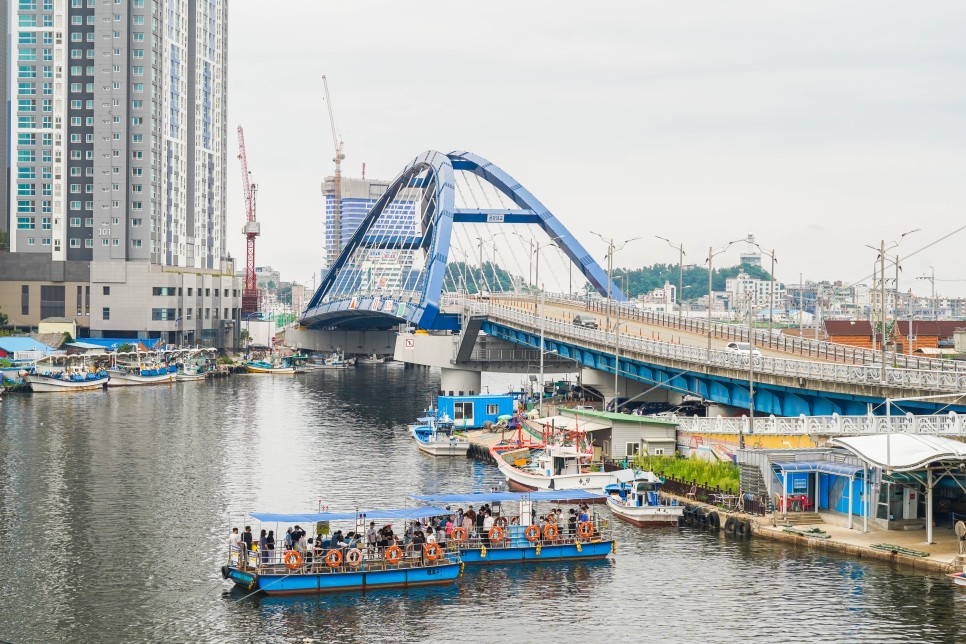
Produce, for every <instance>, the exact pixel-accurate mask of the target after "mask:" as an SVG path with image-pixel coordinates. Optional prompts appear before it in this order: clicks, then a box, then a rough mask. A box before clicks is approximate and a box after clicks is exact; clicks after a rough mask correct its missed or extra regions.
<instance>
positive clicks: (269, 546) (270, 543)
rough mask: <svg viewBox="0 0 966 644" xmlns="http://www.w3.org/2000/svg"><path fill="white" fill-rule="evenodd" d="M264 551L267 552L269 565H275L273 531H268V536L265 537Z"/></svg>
mask: <svg viewBox="0 0 966 644" xmlns="http://www.w3.org/2000/svg"><path fill="white" fill-rule="evenodd" d="M265 549H266V550H268V552H269V556H268V559H269V563H275V561H274V559H275V531H274V530H269V531H268V536H267V537H265Z"/></svg>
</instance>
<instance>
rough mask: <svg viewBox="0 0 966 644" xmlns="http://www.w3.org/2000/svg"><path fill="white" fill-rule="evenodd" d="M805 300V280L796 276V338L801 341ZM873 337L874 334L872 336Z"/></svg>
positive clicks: (803, 333)
mask: <svg viewBox="0 0 966 644" xmlns="http://www.w3.org/2000/svg"><path fill="white" fill-rule="evenodd" d="M804 300H805V280H804V278H802V274H801V273H799V274H798V337H799V339H801V338H802V337H803V336H804V335H805V330H804V328H803V327H802V306H803V305H804ZM873 335H874V334H873Z"/></svg>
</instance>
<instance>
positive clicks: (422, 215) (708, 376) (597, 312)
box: [286, 151, 966, 416]
mask: <svg viewBox="0 0 966 644" xmlns="http://www.w3.org/2000/svg"><path fill="white" fill-rule="evenodd" d="M643 232H644V231H643V230H641V231H636V230H629V231H627V233H628V235H629V236H631V235H634V234H635V233H641V234H643ZM609 249H610V250H611V255H610V259H611V260H612V259H613V252H614V249H615V246H614V244H613V242H611V243H610V245H609ZM541 264H543V266H542V267H541ZM541 272H542V275H541ZM577 316H581V320H580V321H583V320H592V321H593V323H595V324H596V327H597V328H590V327H592V326H594V324H589V325H578V324H575V323H574V321H575V318H576V317H577ZM289 332H290V333H291V337H287V338H286V343H287V344H289V345H297V346H300V347H303V348H307V349H312V350H319V351H327V350H337V349H342V350H344V351H348V352H357V353H384V354H392V355H393V356H394V357H395V358H396V359H398V360H403V361H405V362H409V363H414V364H420V365H428V366H437V367H440V368H441V369H442V370H443V378H442V385H441V387H442V389H443V390H444V391H454V392H457V391H465V392H470V391H476V392H478V391H479V390H480V372H482V371H486V370H492V371H501V372H520V373H534V372H536V371H537V365H538V363H539V364H542V368H543V369H544V370H545V371H546V372H548V373H562V372H570V373H572V372H574V371H578V372H579V373H580V374H581V377H582V380H583V385H584V386H586V387H588V388H594V389H596V390H597V391H598V392H600V393H601V394H602V395H603V396H604V397H606V398H614V397H617V396H619V397H621V398H633V397H635V396H639V397H640V398H641V399H643V400H671V401H674V400H679V399H681V398H682V397H698V398H701V399H703V400H704V401H706V402H708V403H714V404H718V405H722V406H726V407H738V408H748V407H749V405H750V403H751V402H752V400H753V403H754V410H755V412H756V413H760V414H767V415H775V416H799V415H806V416H822V415H831V414H841V415H860V414H867V413H869V412H871V413H874V414H882V415H885V414H898V415H901V414H904V413H910V412H911V413H915V414H928V413H937V412H957V413H962V412H963V411H966V405H964V404H963V402H964V400H966V398H964V397H963V392H966V367H964V366H963V365H961V364H960V363H958V362H955V361H948V360H935V359H921V358H920V359H916V358H911V357H908V356H902V355H896V354H894V353H891V352H887V353H886V354H885V356H884V358H885V360H883V355H882V354H881V353H880V352H876V351H868V350H862V349H855V348H852V347H844V346H841V345H834V344H830V343H826V342H820V341H815V340H805V339H802V338H793V339H788V338H784V339H782V338H779V337H776V336H774V335H772V334H770V333H767V332H766V331H757V330H756V331H753V332H752V333H753V335H754V342H755V345H756V346H758V347H760V348H761V352H762V355H761V356H749V355H748V354H747V353H736V352H734V351H728V350H726V346H725V345H726V343H727V342H728V341H731V340H739V341H748V340H749V332H748V330H747V329H745V328H743V327H739V326H735V325H729V324H719V323H714V322H711V323H709V322H708V321H706V320H704V319H700V320H698V319H694V318H682V317H681V316H675V315H667V314H648V313H645V312H644V311H642V310H640V309H639V308H637V307H635V306H632V305H630V304H629V303H627V301H626V298H625V297H624V294H623V292H622V291H621V289H620V288H619V287H618V285H617V284H616V283H613V282H612V281H611V280H609V278H608V272H607V271H605V270H604V269H603V268H602V267H601V266H600V265H599V264H598V263H597V262H596V261H595V260H594V258H593V257H591V255H590V253H588V252H587V250H586V249H585V248H584V247H583V245H581V243H580V242H579V241H578V240H577V239H576V238H575V237H574V236H573V235H572V234H571V233H570V232H569V231H568V230H567V229H566V228H565V227H564V226H563V224H562V223H561V222H560V220H558V219H557V218H556V217H555V216H554V215H553V214H552V213H551V212H550V210H549V209H547V207H546V206H544V205H543V204H542V203H541V202H540V201H539V200H538V199H537V198H536V197H535V196H534V195H533V194H532V193H531V192H530V191H528V190H527V189H526V188H525V187H524V186H523V185H522V184H521V183H520V182H519V181H517V180H516V179H515V178H513V177H512V176H510V174H508V173H507V172H506V171H504V170H503V169H502V168H500V167H499V166H497V165H495V164H493V163H491V162H490V161H488V160H486V159H484V158H482V157H480V156H478V155H475V154H472V153H469V152H461V151H459V152H450V153H448V154H443V153H440V152H436V151H427V152H424V153H422V154H420V155H419V156H417V157H416V158H415V159H413V160H412V161H411V162H410V163H409V164H408V165H407V166H406V167H405V168H403V170H402V171H401V172H400V173H399V175H398V176H397V177H396V178H395V179H394V180H393V182H392V183H391V184H390V186H389V188H388V189H387V190H386V192H385V193H384V194H383V196H382V197H381V198H380V199H379V200H378V202H377V203H376V204H375V205H374V206H373V207H372V208H371V210H370V211H369V213H368V215H367V216H366V217H365V219H364V220H363V222H362V224H361V225H360V226H359V228H358V229H357V230H356V231H355V232H354V234H352V236H351V238H350V239H349V241H348V242H347V243H346V245H345V247H344V248H343V249H342V251H341V253H340V254H339V256H338V258H337V260H336V261H335V262H334V264H333V265H332V266H331V267H330V268H329V270H328V272H327V273H326V275H325V277H324V278H323V280H322V283H321V285H320V286H319V288H318V289H317V290H316V292H315V293H314V295H313V297H312V299H311V301H310V302H309V304H308V306H307V308H306V310H305V312H304V313H303V314H302V316H301V318H300V320H299V327H298V328H297V329H296V330H290V331H289ZM541 347H542V349H541ZM883 365H884V366H883ZM750 391H751V392H753V394H751V396H753V398H752V400H749V398H750V394H749V392H750ZM886 400H889V401H890V402H889V404H884V403H885V401H886Z"/></svg>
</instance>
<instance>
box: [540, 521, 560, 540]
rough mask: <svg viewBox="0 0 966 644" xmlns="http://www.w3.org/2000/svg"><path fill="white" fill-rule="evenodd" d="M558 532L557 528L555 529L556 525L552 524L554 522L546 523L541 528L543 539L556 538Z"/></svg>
mask: <svg viewBox="0 0 966 644" xmlns="http://www.w3.org/2000/svg"><path fill="white" fill-rule="evenodd" d="M559 532H560V531H559V530H557V526H555V525H554V524H552V523H548V524H547V525H546V526H545V527H544V529H543V538H544V539H556V538H557V534H558V533H559Z"/></svg>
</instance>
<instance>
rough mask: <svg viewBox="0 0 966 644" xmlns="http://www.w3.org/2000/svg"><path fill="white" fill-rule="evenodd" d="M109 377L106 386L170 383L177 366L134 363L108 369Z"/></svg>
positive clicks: (173, 378) (172, 380)
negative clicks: (133, 364)
mask: <svg viewBox="0 0 966 644" xmlns="http://www.w3.org/2000/svg"><path fill="white" fill-rule="evenodd" d="M107 372H108V374H110V376H111V379H110V381H108V383H107V386H108V387H135V386H139V385H161V384H170V383H172V382H174V380H175V374H176V373H177V367H176V366H174V365H171V366H168V365H165V364H160V365H151V366H146V365H135V366H123V367H117V368H114V369H108V370H107Z"/></svg>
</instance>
